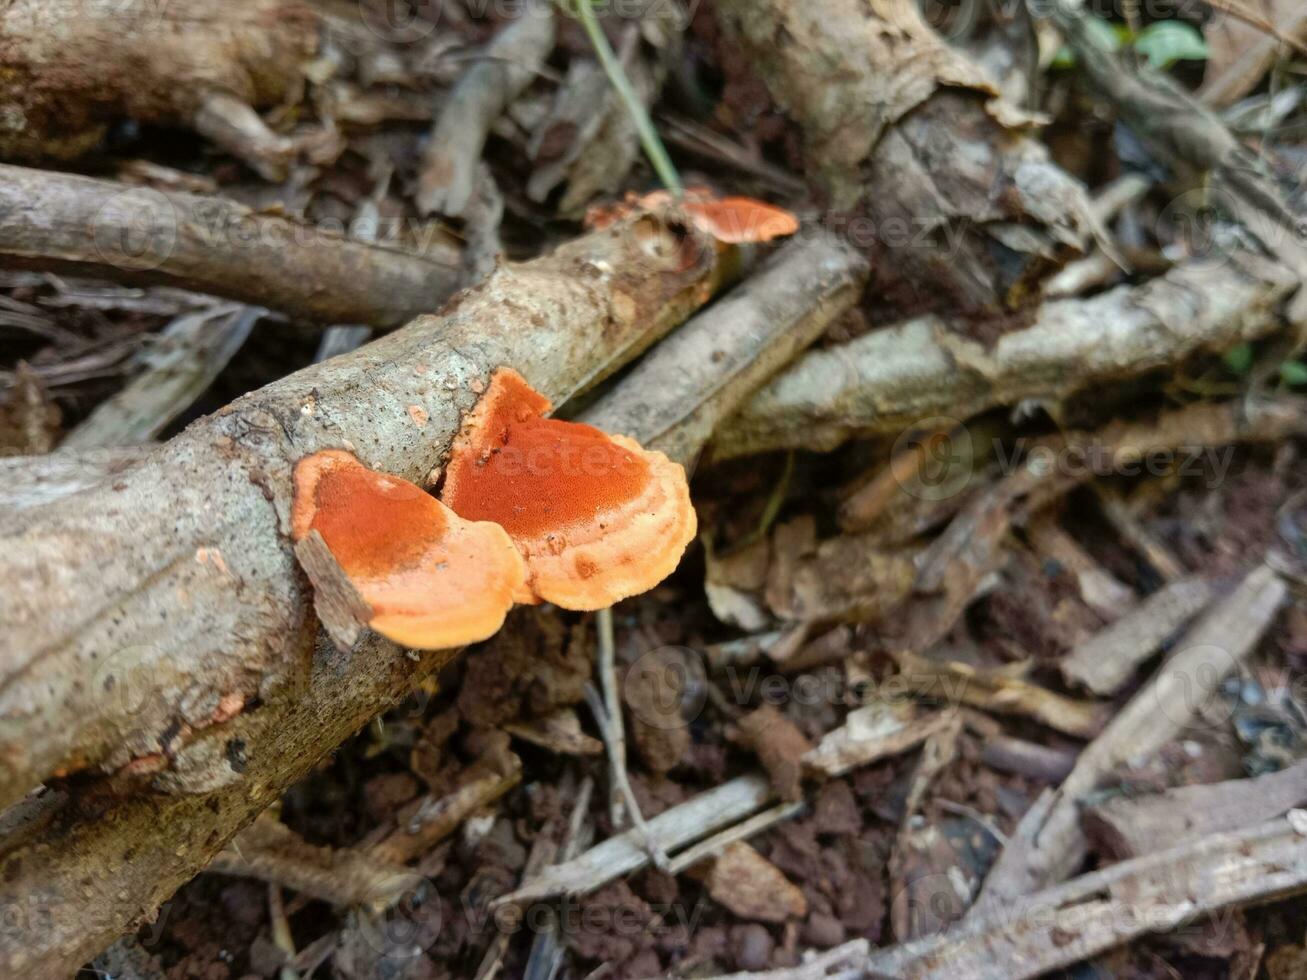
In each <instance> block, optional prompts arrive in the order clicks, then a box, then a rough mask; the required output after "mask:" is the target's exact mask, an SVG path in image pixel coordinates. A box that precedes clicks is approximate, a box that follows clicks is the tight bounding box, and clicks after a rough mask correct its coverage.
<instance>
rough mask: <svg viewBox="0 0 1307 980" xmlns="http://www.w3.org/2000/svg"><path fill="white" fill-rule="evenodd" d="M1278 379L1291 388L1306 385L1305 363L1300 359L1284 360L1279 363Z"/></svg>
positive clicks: (1306, 365) (1306, 370)
mask: <svg viewBox="0 0 1307 980" xmlns="http://www.w3.org/2000/svg"><path fill="white" fill-rule="evenodd" d="M1280 380H1282V381H1283V382H1284V383H1285V384H1287V385H1289V386H1291V387H1293V388H1302V387H1304V386H1307V364H1304V363H1303V362H1302V361H1285V362H1284V363H1283V364H1281V365H1280Z"/></svg>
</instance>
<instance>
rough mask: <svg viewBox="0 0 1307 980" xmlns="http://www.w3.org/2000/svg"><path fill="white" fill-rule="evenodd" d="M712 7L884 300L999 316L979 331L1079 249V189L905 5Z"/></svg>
mask: <svg viewBox="0 0 1307 980" xmlns="http://www.w3.org/2000/svg"><path fill="white" fill-rule="evenodd" d="M716 10H717V12H718V14H719V16H720V17H721V18H722V20H723V21H724V23H725V26H726V27H727V29H728V30H729V31H730V33H731V34H733V35H734V37H735V38H736V39H738V42H739V43H740V44H741V45H742V46H743V47H744V49H745V51H746V52H747V53H748V54H749V56H750V57H751V59H752V63H753V64H755V65H756V66H757V69H758V72H759V74H760V75H761V76H762V79H763V81H764V82H766V84H767V87H768V88H769V89H770V91H771V94H772V97H773V98H774V99H775V100H776V101H777V102H778V103H779V104H780V105H781V106H782V108H784V109H785V110H786V111H787V112H788V113H789V114H790V115H791V116H792V117H793V119H794V120H795V121H796V122H797V123H798V124H799V126H800V127H801V128H802V130H803V135H804V144H805V155H806V159H807V163H808V172H809V176H810V178H811V179H812V180H813V181H814V182H815V183H816V184H817V186H818V187H820V188H821V189H822V190H823V191H824V192H825V194H826V196H827V198H828V202H829V204H830V206H831V208H832V209H833V210H834V213H833V214H832V215H830V217H829V219H828V220H829V221H830V222H831V223H832V224H835V223H838V224H840V225H841V226H842V227H840V228H839V229H836V230H839V231H842V232H843V233H844V234H845V235H846V236H847V237H848V238H849V239H850V240H851V241H853V242H854V243H855V244H857V245H859V246H860V247H862V248H864V249H866V250H867V251H868V252H869V253H871V254H872V256H873V259H874V260H875V261H874V262H873V288H879V289H880V290H881V291H882V292H883V293H884V294H885V299H886V307H887V309H891V310H893V309H898V310H900V311H901V312H904V313H908V314H915V313H919V312H922V311H925V310H943V309H947V310H951V311H953V312H955V313H956V314H959V315H960V316H967V315H970V316H975V317H981V318H984V319H987V320H997V323H996V324H993V325H990V326H988V327H987V328H984V329H982V330H981V331H980V332H981V333H982V334H986V335H992V334H993V333H994V332H996V331H995V326H997V328H998V329H999V330H1001V329H1005V328H1006V324H1005V323H1004V322H1002V321H1003V315H1004V314H1010V312H1011V311H1012V310H1013V309H1015V308H1019V307H1023V306H1025V305H1027V304H1028V303H1029V301H1030V300H1031V298H1037V297H1038V294H1039V280H1040V278H1041V277H1042V276H1043V275H1045V274H1046V273H1048V272H1049V271H1052V269H1053V268H1055V267H1056V265H1057V264H1058V263H1059V262H1060V261H1061V260H1064V259H1065V258H1066V257H1067V256H1068V255H1069V254H1072V253H1074V252H1076V251H1079V250H1081V249H1082V248H1083V246H1084V244H1085V242H1086V240H1087V239H1088V237H1089V235H1090V234H1091V232H1092V231H1093V229H1094V224H1095V223H1094V220H1093V217H1092V212H1091V210H1090V206H1089V202H1088V199H1087V198H1086V195H1085V191H1084V188H1083V187H1082V186H1081V184H1080V183H1079V182H1078V181H1076V180H1075V179H1073V178H1072V177H1070V176H1068V175H1067V174H1066V173H1065V172H1064V171H1062V170H1061V169H1060V168H1059V167H1058V166H1057V165H1056V164H1054V163H1052V162H1051V161H1050V160H1049V159H1048V154H1047V152H1046V151H1045V149H1044V147H1043V146H1042V144H1040V143H1039V142H1037V141H1036V140H1034V139H1032V138H1029V137H1027V136H1026V135H1024V134H1023V133H1022V132H1021V131H1020V130H1021V127H1023V126H1026V125H1029V124H1030V123H1031V122H1032V119H1031V118H1030V117H1028V116H1025V115H1023V114H1022V113H1021V112H1020V111H1019V110H1017V109H1015V108H1014V107H1012V106H1011V105H1009V104H1008V103H1007V102H1005V101H1004V100H1003V99H1002V98H1000V97H999V95H998V90H997V88H996V86H995V84H994V82H993V81H992V80H991V79H990V78H988V77H987V76H986V74H985V72H984V71H982V70H981V69H980V68H979V66H977V65H976V64H974V63H973V62H971V61H969V60H968V59H967V57H966V56H965V55H963V54H961V53H960V52H958V51H956V50H954V49H952V48H950V47H949V46H948V45H946V44H945V43H944V42H943V41H942V40H941V39H940V38H939V37H938V36H937V35H936V34H935V33H934V32H933V31H932V30H931V29H930V27H929V26H927V25H926V23H925V22H924V21H923V20H922V18H921V14H920V12H919V11H918V9H917V6H916V4H915V3H913V2H912V0H870V2H868V0H828V2H824V3H821V4H814V3H808V2H805V0H762V2H759V0H722V2H720V3H718V4H717V5H716ZM881 259H883V261H881ZM957 325H958V326H960V325H961V324H957Z"/></svg>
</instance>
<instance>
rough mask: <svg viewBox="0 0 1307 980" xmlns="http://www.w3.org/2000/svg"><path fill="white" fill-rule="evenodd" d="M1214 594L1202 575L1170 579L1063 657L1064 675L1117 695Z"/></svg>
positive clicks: (1104, 693) (1072, 681)
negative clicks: (1165, 584)
mask: <svg viewBox="0 0 1307 980" xmlns="http://www.w3.org/2000/svg"><path fill="white" fill-rule="evenodd" d="M1212 595H1213V590H1212V586H1211V584H1210V583H1209V582H1207V581H1205V580H1204V579H1201V578H1186V579H1180V580H1179V581H1176V582H1172V583H1170V584H1169V585H1167V586H1165V587H1163V588H1161V589H1159V590H1158V591H1157V592H1155V593H1153V594H1152V595H1151V596H1149V597H1148V598H1147V599H1145V600H1144V601H1143V603H1141V604H1140V605H1139V606H1138V608H1136V609H1132V610H1131V611H1130V612H1128V613H1126V614H1125V615H1124V616H1122V617H1121V618H1120V619H1118V620H1117V621H1116V622H1115V623H1113V624H1112V625H1110V626H1108V627H1107V628H1106V629H1103V630H1101V631H1099V632H1098V633H1095V634H1094V635H1093V636H1092V637H1090V638H1089V639H1088V640H1086V641H1085V642H1084V643H1082V644H1080V645H1079V646H1078V647H1076V648H1075V649H1074V650H1072V651H1071V652H1070V653H1068V654H1067V655H1066V656H1065V657H1063V658H1062V659H1061V661H1059V663H1058V666H1059V668H1060V669H1061V671H1062V676H1063V677H1064V678H1066V681H1067V683H1068V684H1078V685H1079V686H1081V687H1083V688H1086V689H1087V690H1089V691H1092V692H1093V693H1094V694H1097V695H1099V696H1100V697H1106V696H1109V695H1112V694H1115V693H1116V692H1117V691H1119V690H1120V689H1121V688H1122V687H1123V686H1124V685H1125V683H1126V682H1127V681H1128V680H1129V679H1130V678H1131V676H1132V675H1133V674H1134V672H1135V670H1136V668H1138V667H1139V665H1140V664H1142V663H1143V662H1144V661H1145V660H1147V659H1148V658H1149V657H1151V656H1152V655H1153V654H1154V653H1156V652H1157V651H1158V649H1159V648H1160V647H1161V645H1162V644H1163V643H1165V642H1166V641H1167V639H1169V638H1170V637H1171V635H1172V634H1174V633H1175V632H1176V630H1178V629H1180V627H1182V626H1184V624H1185V623H1187V622H1189V620H1190V619H1192V618H1193V617H1194V616H1196V615H1198V614H1199V613H1200V612H1202V611H1203V609H1204V608H1206V606H1207V604H1208V603H1209V602H1211V601H1212Z"/></svg>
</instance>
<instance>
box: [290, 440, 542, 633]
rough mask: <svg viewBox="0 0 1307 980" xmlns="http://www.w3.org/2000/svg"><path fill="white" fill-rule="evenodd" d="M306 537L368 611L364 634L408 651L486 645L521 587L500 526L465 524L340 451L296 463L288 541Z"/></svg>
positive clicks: (518, 565)
mask: <svg viewBox="0 0 1307 980" xmlns="http://www.w3.org/2000/svg"><path fill="white" fill-rule="evenodd" d="M312 531H317V532H318V534H320V535H321V536H322V540H323V542H324V543H325V544H326V546H327V548H328V549H329V550H330V551H331V554H332V557H333V558H335V560H336V563H337V564H338V565H339V566H340V569H341V571H342V572H344V574H345V577H346V578H347V579H348V580H349V582H350V584H351V585H353V586H354V589H355V590H356V591H357V592H358V594H359V596H360V598H362V600H363V601H364V602H365V603H366V604H367V605H368V606H369V607H370V609H371V612H372V616H371V618H370V619H369V620H368V626H370V627H371V628H372V629H374V630H375V631H376V632H378V633H380V634H381V635H382V636H384V637H386V638H388V639H391V640H394V641H395V642H396V643H399V644H402V645H403V646H407V647H415V648H417V649H423V650H440V649H445V648H447V647H456V646H462V645H463V644H465V643H475V642H477V641H479V640H484V639H486V638H487V637H489V636H491V635H493V634H494V633H495V632H496V631H498V629H499V627H500V626H502V625H503V622H504V617H505V616H506V615H507V614H508V610H509V609H510V608H511V607H512V605H513V597H514V596H515V595H517V594H518V593H520V592H521V591H522V589H523V583H524V582H525V579H526V567H525V565H524V564H523V561H522V558H521V556H520V555H519V554H518V552H517V549H516V548H514V546H513V542H512V541H511V540H510V539H509V537H508V535H507V534H506V533H505V531H504V529H503V528H501V527H497V526H496V525H494V524H484V523H479V522H473V521H468V520H464V519H463V518H461V517H459V516H458V515H457V514H455V513H454V512H453V511H451V510H450V509H449V508H448V507H446V506H444V505H443V504H441V503H440V502H439V501H438V500H436V499H435V498H434V497H432V496H431V495H430V494H428V493H426V492H425V491H423V490H422V488H420V487H417V486H414V485H413V484H412V483H409V482H408V481H407V480H402V479H400V478H399V477H395V476H388V475H387V474H385V473H377V472H375V471H373V470H370V469H368V468H367V467H366V466H364V465H363V464H362V463H360V462H359V461H358V460H357V459H355V458H354V457H353V456H352V455H350V454H349V453H346V452H341V451H339V450H326V451H324V452H318V453H314V454H313V455H311V456H306V457H304V458H303V459H301V460H300V461H299V462H298V463H296V464H295V499H294V503H293V505H292V510H291V537H292V538H293V539H294V540H295V541H301V540H302V539H304V538H305V537H307V536H308V535H309V534H310V532H312Z"/></svg>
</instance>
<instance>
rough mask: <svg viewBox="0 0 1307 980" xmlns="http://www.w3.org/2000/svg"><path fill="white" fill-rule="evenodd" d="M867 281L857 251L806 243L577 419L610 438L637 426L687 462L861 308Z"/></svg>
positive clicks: (832, 243)
mask: <svg viewBox="0 0 1307 980" xmlns="http://www.w3.org/2000/svg"><path fill="white" fill-rule="evenodd" d="M866 278H867V263H866V261H865V260H864V259H863V258H862V257H861V256H859V255H858V254H857V253H856V252H854V250H853V249H851V248H849V247H848V246H847V245H843V244H841V243H840V242H839V241H838V239H836V238H834V237H833V236H830V235H826V234H823V233H814V234H812V235H805V236H803V237H802V238H801V239H800V240H798V241H795V242H792V243H790V244H788V245H786V246H785V247H784V248H782V249H781V250H780V251H779V252H778V253H777V254H776V255H775V256H773V257H772V259H771V260H770V261H768V262H767V264H766V265H765V266H763V267H762V268H761V269H759V270H757V271H756V272H754V273H753V274H751V275H750V276H749V278H748V279H747V280H746V281H745V282H744V283H742V284H741V285H740V287H739V288H738V289H734V290H732V291H731V292H730V293H729V294H728V295H726V296H725V297H723V299H722V301H721V302H719V303H715V304H714V305H713V306H712V307H711V308H710V309H708V310H705V311H704V312H703V313H700V314H699V315H698V316H696V317H695V318H694V319H693V320H691V321H690V322H689V323H687V324H686V325H685V326H684V327H683V328H682V329H680V330H678V331H676V333H675V334H673V335H672V336H671V337H669V338H668V339H667V340H666V341H665V342H664V343H662V344H659V345H658V347H657V349H656V350H654V351H651V352H650V354H649V356H648V357H645V358H644V359H643V360H641V361H640V363H639V364H638V365H636V367H635V368H633V369H632V371H631V373H630V374H629V375H628V376H627V377H626V378H625V379H624V383H623V384H622V385H621V386H620V387H618V388H615V389H614V390H613V391H612V392H610V393H609V394H608V395H606V396H605V397H604V398H602V399H600V400H599V401H598V402H596V403H595V404H594V405H592V406H590V408H589V409H588V410H587V411H586V412H585V414H584V415H583V416H582V420H583V421H585V422H588V423H590V424H591V425H594V426H598V427H599V428H601V429H604V430H605V431H607V432H631V431H634V429H635V428H636V427H637V426H638V427H639V429H640V431H641V432H644V433H647V435H646V437H645V439H644V440H643V442H644V444H645V445H646V446H648V447H650V448H653V449H660V450H662V451H663V452H665V453H667V455H668V456H670V457H671V458H673V459H677V460H680V461H681V462H682V463H686V464H689V463H691V462H692V461H693V460H694V458H695V456H696V455H698V452H699V450H700V449H701V448H702V446H703V444H704V443H705V442H706V441H707V440H708V438H709V437H710V436H711V435H712V433H713V430H714V429H716V427H717V425H718V423H719V422H720V421H721V420H722V419H723V418H725V417H726V416H728V415H729V414H730V413H731V412H732V411H734V410H735V408H736V407H737V406H739V404H740V403H741V402H742V401H744V400H745V399H746V398H747V397H748V396H749V394H750V393H752V392H753V390H754V389H755V388H757V387H758V386H759V385H760V384H762V383H763V382H764V381H765V380H767V378H769V377H770V376H771V375H773V374H774V373H775V372H776V371H777V370H778V369H780V368H781V367H783V366H784V365H785V364H787V363H788V362H789V361H790V360H791V359H792V358H793V357H794V355H795V354H797V353H798V352H799V351H801V350H803V348H805V347H807V346H808V345H809V344H811V343H812V342H813V341H814V340H816V339H817V338H818V337H820V336H821V335H822V333H824V332H825V330H826V328H827V327H829V326H830V325H831V323H833V322H834V321H835V320H836V319H838V318H839V316H840V315H842V314H843V313H844V312H845V311H847V310H848V309H849V308H850V307H851V306H852V305H853V304H854V303H855V302H857V299H858V296H859V295H860V294H861V293H862V287H863V285H864V283H865V282H866ZM669 386H670V387H671V388H672V391H670V392H669V390H668V389H669ZM669 395H670V397H669Z"/></svg>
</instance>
